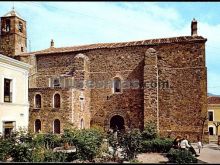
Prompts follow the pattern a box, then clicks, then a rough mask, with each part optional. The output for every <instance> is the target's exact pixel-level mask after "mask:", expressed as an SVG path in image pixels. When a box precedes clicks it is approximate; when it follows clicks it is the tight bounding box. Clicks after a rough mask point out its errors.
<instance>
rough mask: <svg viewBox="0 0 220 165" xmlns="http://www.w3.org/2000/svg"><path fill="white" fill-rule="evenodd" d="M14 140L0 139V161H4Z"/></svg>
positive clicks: (8, 155)
mask: <svg viewBox="0 0 220 165" xmlns="http://www.w3.org/2000/svg"><path fill="white" fill-rule="evenodd" d="M14 143H15V142H14V141H13V140H12V139H11V138H9V139H3V138H1V139H0V161H6V160H7V159H8V158H9V157H10V152H11V150H12V148H13V144H14Z"/></svg>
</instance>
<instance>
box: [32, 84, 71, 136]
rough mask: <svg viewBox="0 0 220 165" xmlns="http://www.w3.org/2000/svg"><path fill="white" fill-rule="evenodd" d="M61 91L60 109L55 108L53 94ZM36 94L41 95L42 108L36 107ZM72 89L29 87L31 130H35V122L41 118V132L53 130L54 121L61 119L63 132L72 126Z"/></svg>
mask: <svg viewBox="0 0 220 165" xmlns="http://www.w3.org/2000/svg"><path fill="white" fill-rule="evenodd" d="M55 93H59V94H60V96H61V106H60V108H59V109H55V108H53V95H54V94H55ZM36 94H40V95H41V109H36V108H35V104H34V98H35V95H36ZM71 95H72V91H71V90H70V89H62V88H59V87H56V88H32V89H29V102H30V111H29V112H30V117H29V130H30V131H31V132H34V122H35V120H36V119H40V120H41V132H43V133H46V132H52V131H53V121H54V120H55V119H59V120H60V123H61V132H63V129H64V128H68V127H70V126H71V122H72V100H71V97H69V96H71Z"/></svg>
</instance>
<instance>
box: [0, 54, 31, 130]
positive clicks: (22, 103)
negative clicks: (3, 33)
mask: <svg viewBox="0 0 220 165" xmlns="http://www.w3.org/2000/svg"><path fill="white" fill-rule="evenodd" d="M1 58H2V59H3V60H2V59H1ZM15 63H16V65H15ZM19 65H20V66H19ZM27 66H28V65H27V64H24V63H22V62H20V61H17V60H16V61H15V60H14V59H10V58H8V57H7V58H6V59H5V57H2V56H0V132H1V133H3V122H5V121H15V122H16V129H18V128H19V127H22V128H28V119H29V103H28V67H27ZM5 78H8V79H12V103H8V102H4V79H5Z"/></svg>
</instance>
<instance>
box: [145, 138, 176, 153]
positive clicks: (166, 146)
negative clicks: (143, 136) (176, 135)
mask: <svg viewBox="0 0 220 165" xmlns="http://www.w3.org/2000/svg"><path fill="white" fill-rule="evenodd" d="M172 143H173V140H172V139H169V138H156V139H153V140H144V141H142V142H141V152H159V153H166V152H168V151H169V150H170V148H171V147H172Z"/></svg>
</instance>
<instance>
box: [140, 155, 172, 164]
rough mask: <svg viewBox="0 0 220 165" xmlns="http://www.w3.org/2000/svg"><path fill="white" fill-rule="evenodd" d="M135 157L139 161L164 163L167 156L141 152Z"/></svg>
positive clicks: (166, 160)
mask: <svg viewBox="0 0 220 165" xmlns="http://www.w3.org/2000/svg"><path fill="white" fill-rule="evenodd" d="M137 159H138V161H139V162H141V163H165V162H168V158H167V157H166V156H165V155H163V154H160V153H142V154H139V155H137Z"/></svg>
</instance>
